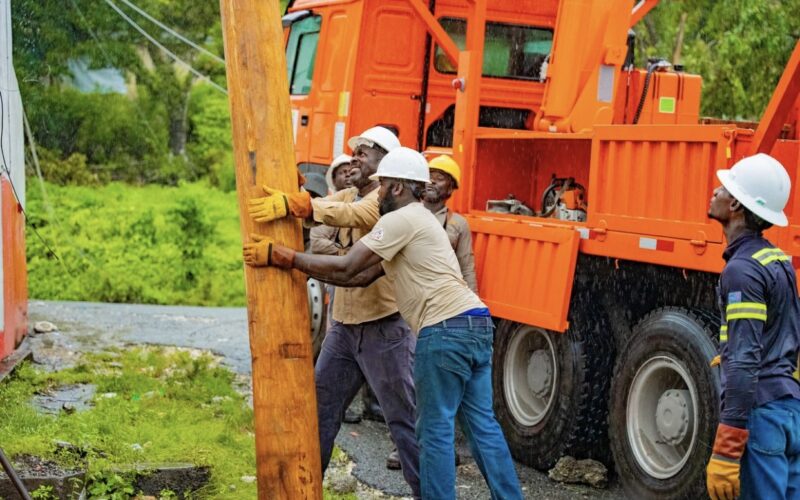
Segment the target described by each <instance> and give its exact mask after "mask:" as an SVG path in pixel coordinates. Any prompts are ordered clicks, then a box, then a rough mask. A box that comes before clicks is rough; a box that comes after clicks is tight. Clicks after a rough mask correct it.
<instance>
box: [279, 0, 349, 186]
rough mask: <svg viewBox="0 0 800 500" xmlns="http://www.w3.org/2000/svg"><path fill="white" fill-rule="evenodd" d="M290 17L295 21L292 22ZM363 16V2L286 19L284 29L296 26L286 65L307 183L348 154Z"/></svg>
mask: <svg viewBox="0 0 800 500" xmlns="http://www.w3.org/2000/svg"><path fill="white" fill-rule="evenodd" d="M290 16H295V17H294V19H287V18H290ZM360 16H361V3H360V2H359V3H352V2H351V3H347V4H341V3H331V4H329V5H327V4H325V5H321V6H320V7H319V8H318V9H315V10H313V11H308V10H306V11H297V12H292V13H290V14H288V15H287V16H284V25H286V24H287V20H288V21H291V24H290V27H289V28H288V29H289V31H288V33H287V35H286V63H287V70H288V73H289V75H288V76H289V93H290V95H291V101H292V125H293V126H294V131H295V152H296V156H297V163H298V166H299V167H300V170H301V171H302V172H304V173H306V179H307V180H311V177H314V176H319V175H324V172H325V170H326V169H327V167H328V165H329V164H330V162H331V161H332V160H333V158H335V157H336V156H338V155H340V154H342V153H343V152H347V151H344V149H345V138H346V137H347V136H346V134H347V133H349V132H350V131H349V130H346V127H347V125H348V123H347V120H348V115H349V109H350V87H351V86H352V78H353V77H352V74H353V71H354V67H355V59H356V46H357V43H358V39H359V28H358V26H359V22H360ZM309 175H311V177H309ZM309 185H311V183H309ZM309 185H307V186H306V187H307V188H308V187H309ZM323 194H324V193H323Z"/></svg>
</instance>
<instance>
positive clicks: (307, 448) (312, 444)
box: [220, 0, 322, 500]
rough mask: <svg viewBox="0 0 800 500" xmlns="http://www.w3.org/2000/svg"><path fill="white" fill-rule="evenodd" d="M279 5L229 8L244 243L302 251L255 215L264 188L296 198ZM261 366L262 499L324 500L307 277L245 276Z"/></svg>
mask: <svg viewBox="0 0 800 500" xmlns="http://www.w3.org/2000/svg"><path fill="white" fill-rule="evenodd" d="M279 9H280V7H279V2H278V0H220V10H221V14H222V24H223V31H224V40H225V59H226V61H227V65H226V66H227V76H228V93H229V98H230V106H231V122H232V129H233V149H234V159H235V162H236V188H237V191H238V193H239V214H240V218H241V228H242V237H243V239H245V240H247V239H248V238H249V236H248V235H249V234H250V233H253V232H257V233H261V234H265V235H267V236H270V237H272V238H273V239H274V240H275V241H277V242H278V243H281V244H284V245H287V246H290V247H292V248H295V249H298V250H299V249H302V245H303V236H302V228H301V225H300V222H299V221H298V220H296V219H293V218H291V217H289V218H287V219H284V220H281V221H276V222H273V223H269V224H257V223H255V222H253V221H252V219H251V218H250V217H249V216H248V214H247V202H248V200H249V199H250V198H254V197H258V196H263V192H262V191H261V186H262V185H263V184H266V185H269V186H271V187H274V188H277V189H280V190H282V191H286V192H292V191H296V190H297V189H298V187H297V173H296V167H295V157H294V149H293V141H292V124H291V122H292V119H291V112H290V108H289V86H288V82H287V78H286V60H285V56H284V52H283V50H284V48H283V34H282V31H281V13H280V11H279ZM245 282H246V285H247V314H248V325H249V330H250V350H251V353H252V358H253V407H254V410H255V433H256V462H257V475H258V497H259V499H261V500H267V499H269V500H274V499H283V498H287V499H320V498H322V477H321V476H322V472H321V465H320V455H319V435H318V430H317V403H316V395H315V390H314V372H313V366H312V350H311V338H310V334H309V320H308V304H307V298H306V285H305V276H304V275H302V274H301V273H299V272H297V271H293V272H291V273H290V272H287V271H282V270H276V269H272V268H251V267H247V266H245Z"/></svg>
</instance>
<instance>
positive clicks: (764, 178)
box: [717, 153, 792, 226]
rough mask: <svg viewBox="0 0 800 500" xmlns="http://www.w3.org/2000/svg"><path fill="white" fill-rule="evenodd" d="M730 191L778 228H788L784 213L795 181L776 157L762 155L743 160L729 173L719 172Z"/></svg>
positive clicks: (746, 205) (724, 184) (725, 171)
mask: <svg viewBox="0 0 800 500" xmlns="http://www.w3.org/2000/svg"><path fill="white" fill-rule="evenodd" d="M717 177H718V178H719V180H720V182H722V185H723V186H725V189H727V190H728V192H729V193H730V194H731V196H733V197H734V198H736V199H737V200H739V203H741V204H742V205H744V206H745V207H746V208H747V209H748V210H750V211H751V212H753V213H754V214H755V215H757V216H759V217H761V218H762V219H764V220H765V221H767V222H770V223H772V224H774V225H776V226H787V225H788V224H789V220H788V219H787V218H786V214H784V213H783V208H784V207H785V206H786V202H788V201H789V191H791V189H792V180H791V179H790V178H789V174H787V173H786V169H785V168H783V165H781V164H780V162H779V161H778V160H776V159H775V158H773V157H771V156H769V155H765V154H763V153H759V154H757V155H755V156H748V157H747V158H742V159H741V160H739V161H738V162H736V164H735V165H734V166H733V167H732V168H731V169H730V170H717Z"/></svg>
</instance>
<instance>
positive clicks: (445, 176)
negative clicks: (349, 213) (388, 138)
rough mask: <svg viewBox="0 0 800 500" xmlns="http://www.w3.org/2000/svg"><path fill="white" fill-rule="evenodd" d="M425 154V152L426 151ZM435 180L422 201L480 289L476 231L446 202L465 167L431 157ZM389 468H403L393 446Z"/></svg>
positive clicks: (471, 283) (467, 277) (470, 281)
mask: <svg viewBox="0 0 800 500" xmlns="http://www.w3.org/2000/svg"><path fill="white" fill-rule="evenodd" d="M423 154H425V153H423ZM428 167H429V170H430V176H431V182H430V183H429V184H427V185H426V186H425V196H424V197H423V198H422V204H423V205H425V208H427V209H428V210H430V211H431V212H432V213H433V215H435V216H436V220H438V221H439V224H441V225H442V227H443V228H444V230H445V231H446V232H447V239H448V240H450V246H451V247H453V251H454V252H455V253H456V259H458V267H459V269H461V276H462V277H463V278H464V281H466V282H467V286H468V287H469V289H470V290H472V291H473V292H475V293H476V294H477V293H478V283H477V280H476V279H475V255H474V254H473V252H472V232H471V231H470V230H469V224H468V223H467V220H466V219H465V218H464V217H462V216H461V215H459V214H457V213H455V212H453V211H452V210H450V209H448V208H447V206H446V205H445V203H447V200H449V199H450V197H451V196H452V195H453V192H454V191H455V190H456V189H458V185H459V184H460V182H461V168H460V167H459V166H458V163H456V161H455V160H453V159H452V158H450V157H449V156H447V155H438V156H435V157H434V158H433V159H430V160H429V161H428ZM460 464H461V456H460V455H459V453H458V450H456V465H460ZM386 468H387V469H392V470H399V469H400V455H399V454H398V453H397V450H396V449H395V450H393V451H392V452H391V453H390V454H389V457H388V458H387V459H386Z"/></svg>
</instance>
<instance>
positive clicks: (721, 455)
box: [706, 154, 800, 500]
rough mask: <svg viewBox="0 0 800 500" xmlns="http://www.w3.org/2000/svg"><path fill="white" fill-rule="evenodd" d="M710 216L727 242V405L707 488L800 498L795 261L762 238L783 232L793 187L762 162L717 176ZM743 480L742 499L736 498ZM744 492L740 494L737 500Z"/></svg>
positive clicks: (731, 494)
mask: <svg viewBox="0 0 800 500" xmlns="http://www.w3.org/2000/svg"><path fill="white" fill-rule="evenodd" d="M717 177H718V178H719V180H720V182H721V183H722V186H720V187H718V188H717V189H716V190H715V191H714V195H713V197H712V198H711V204H710V206H709V211H708V215H709V217H711V218H712V219H715V220H717V221H719V222H720V223H721V224H722V228H723V231H724V233H725V239H726V241H727V243H728V246H727V248H726V249H725V252H724V253H723V257H724V258H725V261H726V265H725V268H724V269H723V271H722V275H721V276H720V281H719V288H718V302H719V305H720V309H721V314H722V326H721V329H720V357H719V358H720V361H721V363H720V367H721V382H722V404H721V410H720V423H719V426H718V427H717V433H716V438H715V440H714V449H713V452H712V456H711V460H710V461H709V464H708V468H707V469H706V483H707V486H708V493H709V495H710V496H711V498H712V499H730V500H733V499H734V498H747V499H754V498H765V499H781V498H794V499H796V498H800V382H798V380H797V379H796V378H795V376H794V372H795V370H796V369H797V355H798V344H800V301H798V295H797V279H796V276H795V272H794V269H793V268H792V265H791V258H790V257H789V256H788V255H786V254H784V253H783V252H782V251H781V250H780V249H779V248H777V247H775V246H774V245H773V244H772V243H770V242H769V241H768V240H767V239H765V238H764V236H763V235H762V232H763V231H765V230H766V229H769V228H770V227H772V225H776V226H786V225H787V224H788V220H787V218H786V215H785V214H784V212H783V209H784V207H785V206H786V203H787V201H788V200H789V191H790V189H791V180H790V179H789V175H788V174H787V173H786V170H785V169H784V168H783V166H782V165H781V164H780V163H779V162H778V161H777V160H775V159H774V158H772V157H770V156H768V155H765V154H757V155H755V156H751V157H748V158H744V159H742V160H741V161H739V162H737V163H736V164H735V165H734V166H733V167H732V168H731V169H730V170H719V171H718V172H717ZM740 477H741V491H740ZM740 494H741V495H740Z"/></svg>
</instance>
